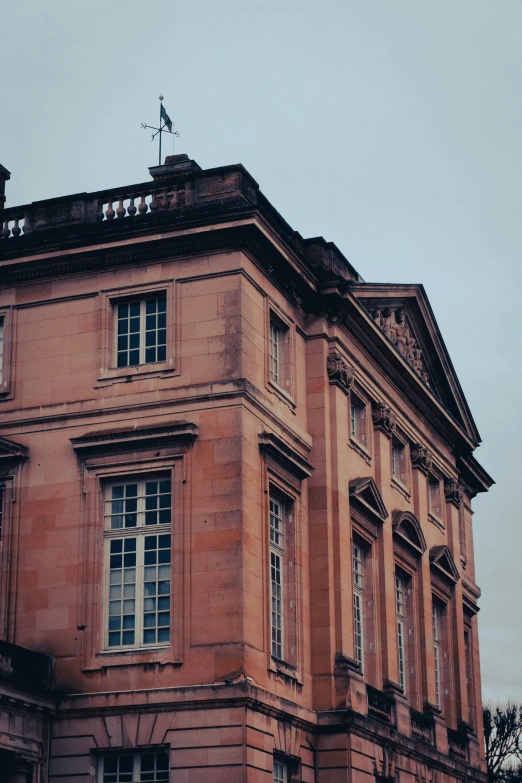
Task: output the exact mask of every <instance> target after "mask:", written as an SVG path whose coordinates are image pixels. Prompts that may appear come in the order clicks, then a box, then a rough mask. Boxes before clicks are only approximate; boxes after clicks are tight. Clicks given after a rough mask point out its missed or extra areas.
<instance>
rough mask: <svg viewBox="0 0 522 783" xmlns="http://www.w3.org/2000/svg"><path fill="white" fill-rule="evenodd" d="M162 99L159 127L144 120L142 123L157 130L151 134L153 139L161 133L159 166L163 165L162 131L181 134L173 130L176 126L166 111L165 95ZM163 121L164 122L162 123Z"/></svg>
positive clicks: (161, 96)
mask: <svg viewBox="0 0 522 783" xmlns="http://www.w3.org/2000/svg"><path fill="white" fill-rule="evenodd" d="M159 99H160V121H159V128H155V127H154V126H153V125H146V124H145V123H144V122H142V123H141V127H142V128H149V129H150V130H153V131H156V133H153V134H152V136H151V139H152V141H154V139H155V138H156V136H157V135H158V134H159V162H158V166H161V135H162V133H169V134H170V135H171V136H179V133H178V131H177V130H172V128H173V127H174V125H173V122H172V120H171V119H170V117H169V115H168V114H167V112H166V111H165V107H164V105H163V95H160V96H159ZM162 123H163V124H162ZM172 144H173V147H172V151H174V139H172Z"/></svg>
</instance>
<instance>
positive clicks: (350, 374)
mask: <svg viewBox="0 0 522 783" xmlns="http://www.w3.org/2000/svg"><path fill="white" fill-rule="evenodd" d="M326 371H327V373H328V380H329V382H330V384H335V385H337V386H339V387H340V388H341V389H342V390H343V391H344V393H345V394H348V392H349V391H350V388H351V386H352V385H353V380H354V378H355V370H354V368H353V367H350V365H349V364H347V363H346V362H345V360H344V359H343V357H342V356H341V354H340V353H339V352H338V351H333V352H332V353H331V354H329V355H328V359H327V361H326Z"/></svg>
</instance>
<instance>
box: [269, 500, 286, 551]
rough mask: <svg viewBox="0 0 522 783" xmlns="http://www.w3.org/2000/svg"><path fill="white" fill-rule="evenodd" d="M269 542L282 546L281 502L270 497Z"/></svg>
mask: <svg viewBox="0 0 522 783" xmlns="http://www.w3.org/2000/svg"><path fill="white" fill-rule="evenodd" d="M270 543H272V544H276V546H280V547H282V546H283V509H282V507H281V504H280V503H279V502H278V501H276V500H273V499H272V498H270Z"/></svg>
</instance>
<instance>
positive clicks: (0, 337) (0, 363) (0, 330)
mask: <svg viewBox="0 0 522 783" xmlns="http://www.w3.org/2000/svg"><path fill="white" fill-rule="evenodd" d="M4 323H5V319H4V316H3V315H2V316H0V385H1V384H2V383H3V382H4Z"/></svg>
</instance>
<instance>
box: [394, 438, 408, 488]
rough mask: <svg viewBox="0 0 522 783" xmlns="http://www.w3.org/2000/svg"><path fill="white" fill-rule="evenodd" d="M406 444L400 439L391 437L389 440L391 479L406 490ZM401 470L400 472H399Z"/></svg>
mask: <svg viewBox="0 0 522 783" xmlns="http://www.w3.org/2000/svg"><path fill="white" fill-rule="evenodd" d="M406 458H407V452H406V444H405V443H404V441H402V440H401V439H400V438H397V437H396V436H395V435H392V440H391V472H392V479H393V480H394V481H396V482H398V483H399V484H400V485H401V486H402V487H404V488H406V489H407V488H408V472H407V459H406ZM401 468H402V470H401Z"/></svg>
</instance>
